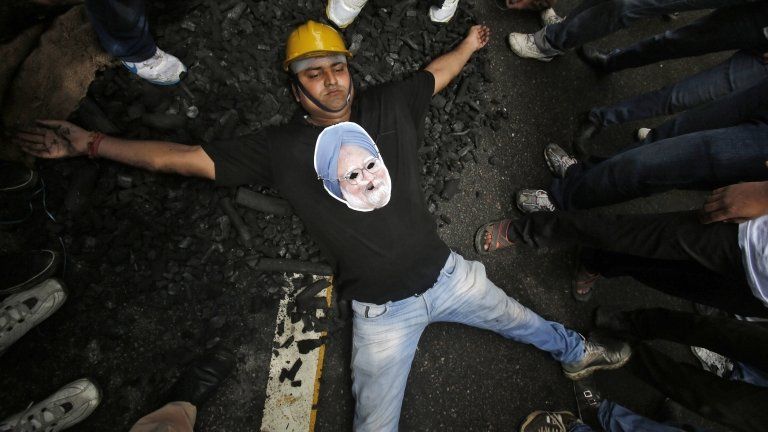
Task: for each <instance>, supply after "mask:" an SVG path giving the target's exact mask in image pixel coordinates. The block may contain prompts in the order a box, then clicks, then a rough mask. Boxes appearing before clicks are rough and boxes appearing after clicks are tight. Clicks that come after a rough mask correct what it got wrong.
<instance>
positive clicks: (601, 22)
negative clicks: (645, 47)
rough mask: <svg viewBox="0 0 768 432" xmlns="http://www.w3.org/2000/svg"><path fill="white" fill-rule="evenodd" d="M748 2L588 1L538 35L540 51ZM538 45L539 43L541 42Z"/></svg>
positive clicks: (579, 44)
mask: <svg viewBox="0 0 768 432" xmlns="http://www.w3.org/2000/svg"><path fill="white" fill-rule="evenodd" d="M744 2H745V0H586V1H583V2H582V3H581V4H580V5H578V6H576V7H575V8H574V9H573V10H571V11H569V12H568V14H567V16H566V18H565V20H564V21H563V22H561V23H559V24H553V25H548V26H546V27H545V28H543V29H542V30H540V32H541V34H537V40H539V41H541V43H542V44H543V45H544V46H539V48H540V49H543V50H545V51H547V50H552V49H554V50H558V51H565V50H568V49H571V48H575V47H578V46H581V45H583V44H585V43H587V42H591V41H593V40H597V39H600V38H602V37H604V36H607V35H609V34H611V33H614V32H616V31H618V30H621V29H623V28H625V27H627V26H629V25H631V24H633V23H634V22H636V21H638V20H640V19H643V18H648V17H655V16H660V15H664V14H666V13H671V12H683V11H691V10H700V9H711V8H717V7H722V6H724V5H730V4H741V3H744ZM537 45H538V42H537Z"/></svg>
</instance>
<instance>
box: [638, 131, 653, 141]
mask: <svg viewBox="0 0 768 432" xmlns="http://www.w3.org/2000/svg"><path fill="white" fill-rule="evenodd" d="M649 133H651V129H650V128H640V129H638V130H637V135H636V136H637V140H638V141H642V140H644V139H645V138H646V137H647V136H648V134H649Z"/></svg>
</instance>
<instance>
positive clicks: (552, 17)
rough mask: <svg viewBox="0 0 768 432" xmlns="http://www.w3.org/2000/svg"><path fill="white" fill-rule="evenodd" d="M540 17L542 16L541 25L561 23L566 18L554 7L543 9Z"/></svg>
mask: <svg viewBox="0 0 768 432" xmlns="http://www.w3.org/2000/svg"><path fill="white" fill-rule="evenodd" d="M539 18H541V25H543V26H545V27H546V26H548V25H552V24H560V23H561V22H563V19H564V18H563V17H561V16H559V15H558V14H557V12H555V10H554V9H552V8H547V9H544V10H543V11H541V14H539Z"/></svg>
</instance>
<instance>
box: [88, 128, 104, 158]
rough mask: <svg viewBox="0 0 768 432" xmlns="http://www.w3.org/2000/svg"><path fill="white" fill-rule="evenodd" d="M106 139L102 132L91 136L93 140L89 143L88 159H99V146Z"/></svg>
mask: <svg viewBox="0 0 768 432" xmlns="http://www.w3.org/2000/svg"><path fill="white" fill-rule="evenodd" d="M103 139H104V134H103V133H101V132H94V133H92V134H91V140H90V141H88V157H89V158H91V159H95V158H97V157H99V144H101V140H103Z"/></svg>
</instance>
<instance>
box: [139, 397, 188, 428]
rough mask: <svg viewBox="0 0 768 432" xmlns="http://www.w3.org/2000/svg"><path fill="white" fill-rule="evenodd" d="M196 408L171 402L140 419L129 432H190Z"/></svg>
mask: <svg viewBox="0 0 768 432" xmlns="http://www.w3.org/2000/svg"><path fill="white" fill-rule="evenodd" d="M196 417H197V408H195V406H194V405H192V404H191V403H189V402H171V403H168V404H166V405H165V406H163V407H162V408H160V409H159V410H157V411H153V412H151V413H149V414H147V415H145V416H144V417H142V418H140V419H139V421H137V422H136V424H135V425H133V427H132V428H131V429H130V431H129V432H192V431H193V430H194V427H195V419H196Z"/></svg>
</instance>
